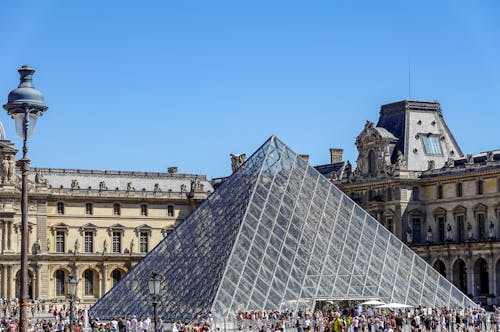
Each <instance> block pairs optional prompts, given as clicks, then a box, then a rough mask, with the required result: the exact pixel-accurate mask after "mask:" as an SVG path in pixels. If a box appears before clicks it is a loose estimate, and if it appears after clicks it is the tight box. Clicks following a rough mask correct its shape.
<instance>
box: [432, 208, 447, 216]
mask: <svg viewBox="0 0 500 332" xmlns="http://www.w3.org/2000/svg"><path fill="white" fill-rule="evenodd" d="M432 214H434V215H435V216H441V215H446V210H445V209H443V208H442V207H438V208H436V209H434V211H432Z"/></svg>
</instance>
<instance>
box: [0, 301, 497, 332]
mask: <svg viewBox="0 0 500 332" xmlns="http://www.w3.org/2000/svg"><path fill="white" fill-rule="evenodd" d="M29 307H30V312H31V315H30V316H29V317H28V331H30V332H31V331H33V332H38V331H69V330H70V323H73V331H74V332H82V331H83V329H84V327H87V328H88V329H89V330H91V331H97V332H115V331H116V332H144V331H153V332H154V331H155V329H154V326H155V324H154V321H153V320H152V318H151V317H149V316H144V317H136V316H135V315H130V316H128V317H116V318H113V319H112V320H110V321H106V322H102V321H99V318H93V317H87V319H86V317H85V310H84V309H86V308H82V307H79V306H78V305H75V306H74V307H73V311H72V312H71V310H70V305H69V303H68V302H61V301H33V302H31V303H30V306H29ZM0 308H1V313H0V315H1V316H0V331H6V332H13V331H17V330H18V322H17V317H18V314H19V302H18V300H17V299H1V298H0ZM493 309H494V311H493V312H487V311H485V310H483V309H481V308H477V309H470V308H465V309H448V308H421V307H418V308H414V309H413V308H411V309H394V310H390V309H383V308H380V309H377V308H373V307H370V306H359V305H356V306H355V307H353V308H350V309H348V308H343V309H342V310H340V309H339V308H338V307H337V308H333V307H331V306H328V307H324V308H323V309H322V310H315V311H313V312H308V311H304V310H298V311H293V312H292V311H289V310H287V311H269V312H265V311H255V312H239V313H238V314H237V316H236V317H235V318H234V320H227V319H226V320H217V319H215V318H214V317H213V316H212V315H211V314H207V315H200V316H199V317H198V319H197V320H196V321H195V322H181V321H176V322H174V323H172V324H164V322H163V320H162V318H161V316H158V317H157V321H156V332H167V331H169V332H222V331H231V330H238V331H259V332H280V331H283V332H284V331H293V332H480V331H491V332H500V308H496V307H494V308H493ZM71 313H72V316H71ZM85 320H87V322H85Z"/></svg>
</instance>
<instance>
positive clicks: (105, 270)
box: [99, 263, 108, 297]
mask: <svg viewBox="0 0 500 332" xmlns="http://www.w3.org/2000/svg"><path fill="white" fill-rule="evenodd" d="M107 277H108V267H107V266H106V264H104V263H102V266H101V278H102V282H101V291H100V293H99V297H101V296H103V295H104V294H105V293H106V291H107V289H106V287H107V283H106V281H107Z"/></svg>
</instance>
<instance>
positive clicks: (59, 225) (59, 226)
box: [50, 222, 69, 235]
mask: <svg viewBox="0 0 500 332" xmlns="http://www.w3.org/2000/svg"><path fill="white" fill-rule="evenodd" d="M68 229H69V226H68V225H66V224H65V223H63V222H60V223H57V224H55V225H52V226H50V232H51V233H52V235H54V234H55V233H56V232H57V231H64V233H65V234H66V235H67V234H68Z"/></svg>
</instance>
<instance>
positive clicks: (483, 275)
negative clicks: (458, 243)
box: [474, 258, 490, 295]
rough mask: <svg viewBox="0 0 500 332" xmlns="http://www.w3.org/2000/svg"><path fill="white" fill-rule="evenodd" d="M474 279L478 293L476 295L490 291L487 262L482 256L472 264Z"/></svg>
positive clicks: (486, 293)
mask: <svg viewBox="0 0 500 332" xmlns="http://www.w3.org/2000/svg"><path fill="white" fill-rule="evenodd" d="M474 274H475V278H474V279H475V280H476V282H477V284H476V287H477V290H478V294H476V295H488V294H489V293H490V287H489V281H488V263H487V262H486V260H485V259H484V258H479V259H478V260H477V261H476V264H475V266H474Z"/></svg>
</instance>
